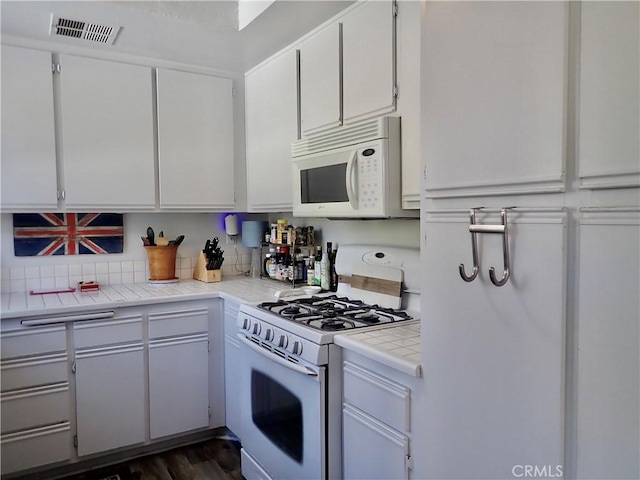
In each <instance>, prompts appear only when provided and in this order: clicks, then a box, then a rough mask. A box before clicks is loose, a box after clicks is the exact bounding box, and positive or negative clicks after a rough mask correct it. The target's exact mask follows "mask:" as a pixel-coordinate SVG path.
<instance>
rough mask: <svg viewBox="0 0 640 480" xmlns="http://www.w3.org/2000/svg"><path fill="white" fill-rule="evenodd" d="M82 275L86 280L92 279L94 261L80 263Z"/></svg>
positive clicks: (94, 267)
mask: <svg viewBox="0 0 640 480" xmlns="http://www.w3.org/2000/svg"><path fill="white" fill-rule="evenodd" d="M82 275H83V276H84V277H89V278H85V280H86V281H89V280H93V277H95V275H96V264H95V263H85V264H83V265H82Z"/></svg>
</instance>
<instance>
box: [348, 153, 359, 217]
mask: <svg viewBox="0 0 640 480" xmlns="http://www.w3.org/2000/svg"><path fill="white" fill-rule="evenodd" d="M357 159H358V151H357V150H356V151H354V152H353V155H352V156H351V158H350V159H349V161H348V162H347V175H346V180H345V181H346V187H347V198H349V204H350V205H351V208H352V209H353V210H357V209H358V195H357V193H356V189H355V188H354V184H353V181H354V179H355V168H356V166H357V163H358V162H357Z"/></svg>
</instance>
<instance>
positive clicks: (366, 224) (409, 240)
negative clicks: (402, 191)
mask: <svg viewBox="0 0 640 480" xmlns="http://www.w3.org/2000/svg"><path fill="white" fill-rule="evenodd" d="M278 218H286V219H287V220H288V222H289V224H292V225H296V226H298V225H313V226H314V227H315V230H316V243H319V242H322V243H323V247H324V246H326V242H333V246H334V248H335V246H336V245H338V248H339V246H340V245H347V244H355V243H357V244H366V245H388V246H394V247H411V248H420V220H419V219H417V218H415V219H391V220H329V219H327V218H296V217H294V216H293V215H292V214H291V213H290V212H289V213H279V214H271V215H269V221H270V222H271V223H275V221H276V220H277V219H278Z"/></svg>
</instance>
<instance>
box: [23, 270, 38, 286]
mask: <svg viewBox="0 0 640 480" xmlns="http://www.w3.org/2000/svg"><path fill="white" fill-rule="evenodd" d="M25 276H26V278H27V280H29V279H34V278H37V279H38V282H39V281H40V267H26V268H25Z"/></svg>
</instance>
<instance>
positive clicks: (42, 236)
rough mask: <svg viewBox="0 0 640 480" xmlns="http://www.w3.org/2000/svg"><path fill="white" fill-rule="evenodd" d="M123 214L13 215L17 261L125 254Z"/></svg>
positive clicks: (14, 245)
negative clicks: (36, 257)
mask: <svg viewBox="0 0 640 480" xmlns="http://www.w3.org/2000/svg"><path fill="white" fill-rule="evenodd" d="M123 239H124V228H123V219H122V214H121V213H14V214H13V248H14V252H15V255H16V257H31V256H36V255H85V254H95V253H98V254H104V253H122V251H123Z"/></svg>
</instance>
